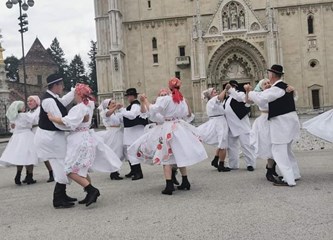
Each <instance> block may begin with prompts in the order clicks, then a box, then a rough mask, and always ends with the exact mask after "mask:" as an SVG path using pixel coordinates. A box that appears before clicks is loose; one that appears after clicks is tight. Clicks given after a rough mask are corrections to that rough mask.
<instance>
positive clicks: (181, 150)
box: [128, 78, 207, 195]
mask: <svg viewBox="0 0 333 240" xmlns="http://www.w3.org/2000/svg"><path fill="white" fill-rule="evenodd" d="M180 86H181V81H180V80H179V79H178V78H172V79H171V80H170V81H169V89H170V91H171V92H172V94H171V95H168V96H164V97H158V98H157V99H156V103H155V104H150V103H149V101H148V100H147V98H146V96H145V95H142V96H141V97H140V101H141V104H143V105H145V106H146V109H148V111H149V113H150V114H161V115H162V116H163V118H164V122H163V124H162V125H161V126H162V127H161V128H158V129H159V130H157V132H158V134H157V136H155V139H156V142H155V144H154V145H155V147H154V149H153V151H152V152H151V153H150V154H149V155H144V154H145V153H144V152H142V151H141V147H143V145H144V144H145V135H146V134H147V133H146V134H145V135H143V137H142V138H140V139H142V140H143V141H142V142H141V144H138V142H135V143H134V144H133V145H132V146H131V147H130V148H129V152H128V153H129V156H130V159H129V160H130V161H131V164H133V165H134V164H138V163H141V162H142V161H144V160H145V159H147V160H151V161H152V162H153V163H154V164H161V165H163V169H164V176H165V179H166V188H165V189H164V190H163V191H162V194H167V195H172V193H173V191H174V190H175V188H174V184H173V182H172V179H171V175H172V165H173V164H176V165H177V166H178V167H179V169H180V172H181V175H182V184H181V185H180V186H178V187H177V188H178V189H179V190H185V189H187V190H190V188H191V184H190V183H189V181H188V179H187V170H186V167H187V166H191V165H193V164H196V163H198V162H201V161H203V160H205V159H206V158H207V153H206V150H205V148H204V146H203V145H202V143H201V142H200V140H199V137H198V136H197V134H196V128H195V127H194V126H192V125H190V124H188V123H186V122H185V121H184V120H182V119H183V118H184V117H186V116H187V115H188V106H187V103H186V101H185V99H184V97H183V95H182V94H181V92H180V91H179V89H180ZM140 139H138V141H139V140H140Z"/></svg>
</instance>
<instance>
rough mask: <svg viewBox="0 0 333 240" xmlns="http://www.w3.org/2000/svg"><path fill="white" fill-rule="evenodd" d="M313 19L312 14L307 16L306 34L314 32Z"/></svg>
mask: <svg viewBox="0 0 333 240" xmlns="http://www.w3.org/2000/svg"><path fill="white" fill-rule="evenodd" d="M313 20H314V17H313V16H312V15H310V16H308V34H313V33H314V28H313Z"/></svg>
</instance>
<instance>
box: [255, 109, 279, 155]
mask: <svg viewBox="0 0 333 240" xmlns="http://www.w3.org/2000/svg"><path fill="white" fill-rule="evenodd" d="M250 144H251V145H252V146H254V148H255V155H256V157H257V158H260V159H269V158H273V154H272V143H271V136H270V129H269V122H268V113H261V115H260V116H259V117H257V118H256V120H255V121H254V123H253V125H252V129H251V132H250Z"/></svg>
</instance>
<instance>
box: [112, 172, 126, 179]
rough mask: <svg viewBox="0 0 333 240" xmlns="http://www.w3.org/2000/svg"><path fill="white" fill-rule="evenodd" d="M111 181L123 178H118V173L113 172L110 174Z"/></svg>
mask: <svg viewBox="0 0 333 240" xmlns="http://www.w3.org/2000/svg"><path fill="white" fill-rule="evenodd" d="M110 178H111V180H123V179H124V178H122V177H120V176H119V173H118V172H113V173H111V174H110Z"/></svg>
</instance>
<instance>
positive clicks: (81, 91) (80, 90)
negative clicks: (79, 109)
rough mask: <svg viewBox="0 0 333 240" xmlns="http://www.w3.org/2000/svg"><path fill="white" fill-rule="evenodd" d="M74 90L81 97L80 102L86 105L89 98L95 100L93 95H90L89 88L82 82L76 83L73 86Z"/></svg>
mask: <svg viewBox="0 0 333 240" xmlns="http://www.w3.org/2000/svg"><path fill="white" fill-rule="evenodd" d="M75 92H76V93H77V94H78V95H79V96H80V97H81V98H82V102H83V103H84V104H85V105H88V103H89V100H90V101H95V97H94V96H93V95H92V90H91V88H90V87H89V86H88V85H86V84H83V83H78V84H76V86H75Z"/></svg>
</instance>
